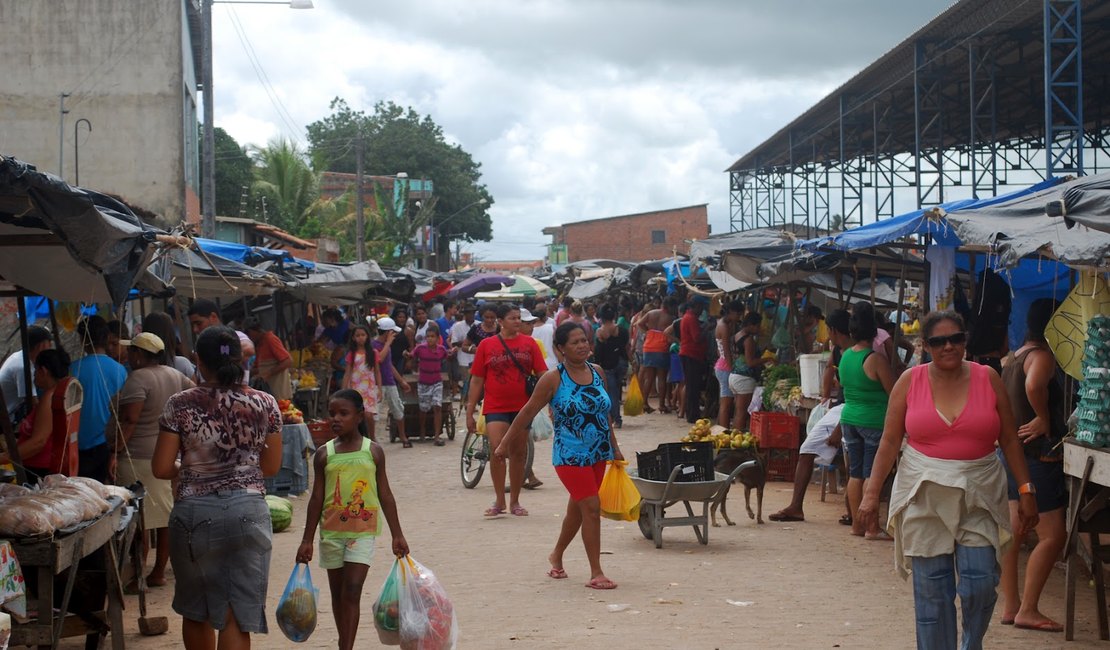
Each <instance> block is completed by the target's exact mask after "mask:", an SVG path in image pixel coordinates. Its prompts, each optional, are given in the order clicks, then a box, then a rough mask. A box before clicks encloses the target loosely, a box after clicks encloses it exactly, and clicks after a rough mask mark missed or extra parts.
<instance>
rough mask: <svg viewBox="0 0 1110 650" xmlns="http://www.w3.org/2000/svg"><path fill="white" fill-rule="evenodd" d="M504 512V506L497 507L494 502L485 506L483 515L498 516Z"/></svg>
mask: <svg viewBox="0 0 1110 650" xmlns="http://www.w3.org/2000/svg"><path fill="white" fill-rule="evenodd" d="M503 514H505V509H504V508H498V507H497V505H496V504H494V505H492V506H490V507H488V508H486V512H485V516H487V517H500V516H501V515H503Z"/></svg>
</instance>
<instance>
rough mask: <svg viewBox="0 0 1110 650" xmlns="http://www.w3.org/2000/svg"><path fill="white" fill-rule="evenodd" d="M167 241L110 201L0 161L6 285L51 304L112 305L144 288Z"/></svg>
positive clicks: (0, 243)
mask: <svg viewBox="0 0 1110 650" xmlns="http://www.w3.org/2000/svg"><path fill="white" fill-rule="evenodd" d="M166 234H167V233H165V231H163V230H160V229H158V228H155V227H154V226H151V225H149V224H146V223H144V222H143V220H142V219H140V218H139V217H138V216H136V215H135V213H134V212H133V211H132V210H131V209H130V208H128V207H127V206H126V205H124V204H123V203H122V202H121V201H119V200H117V199H114V198H112V197H110V196H108V195H106V194H101V193H99V192H94V191H92V190H87V189H83V188H79V187H73V186H71V185H69V184H67V183H66V182H65V181H63V180H61V179H60V178H58V177H56V176H53V175H51V174H46V173H43V172H39V171H37V170H36V169H35V167H34V166H32V165H29V164H27V163H24V162H22V161H19V160H16V159H14V158H8V157H5V156H2V155H0V277H3V278H4V279H5V280H7V281H8V282H11V283H12V284H15V285H17V286H19V287H21V288H23V289H25V290H27V291H30V292H33V293H37V294H39V295H43V296H47V297H49V298H53V299H55V300H65V301H74V302H88V303H92V302H111V303H112V304H115V305H119V304H122V303H123V301H124V300H126V298H127V295H128V292H129V291H130V290H131V288H132V287H133V286H135V285H136V284H139V285H140V286H143V285H147V284H148V282H147V281H148V280H149V279H150V278H149V277H148V276H146V275H145V274H144V273H143V271H144V270H145V269H146V267H147V265H148V264H149V263H150V261H151V258H152V256H153V254H154V250H155V246H154V243H155V242H156V241H157V239H158V236H159V235H166ZM153 284H157V283H153ZM145 288H149V289H152V290H157V289H158V287H157V286H147V287H145Z"/></svg>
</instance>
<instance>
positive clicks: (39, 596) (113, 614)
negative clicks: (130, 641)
mask: <svg viewBox="0 0 1110 650" xmlns="http://www.w3.org/2000/svg"><path fill="white" fill-rule="evenodd" d="M111 505H112V508H111V510H109V511H108V512H106V513H103V514H102V515H100V516H99V517H97V518H96V519H92V520H89V521H83V522H81V523H79V524H76V525H74V526H71V527H69V528H65V529H61V530H58V531H56V532H55V533H54V534H53V535H45V536H39V537H31V538H13V539H8V540H0V545H2V544H5V543H6V544H8V545H9V546H10V548H11V550H12V551H13V552H14V555H15V558H16V559H17V561H18V565H19V567H20V568H21V569H22V573H23V575H24V576H30V575H34V576H35V577H36V578H37V586H36V593H34V594H30V593H28V594H26V614H27V617H28V618H29V620H27V622H22V623H21V622H19V621H15V622H13V626H12V637H11V645H13V646H19V645H31V646H41V647H49V648H57V647H58V644H59V643H60V641H61V639H63V638H67V637H73V636H87V637H92V636H97V635H102V634H106V633H109V632H112V631H115V632H116V633H115V634H112V648H113V649H114V650H122V648H124V637H123V633H122V632H123V607H124V603H123V584H122V581H121V578H120V573H119V569H120V564H121V561H120V559H121V557H123V556H124V554H125V553H126V552H127V549H128V548H129V547H130V545H131V543H132V541H133V540H134V539H135V534H136V532H137V530H138V523H139V516H138V511H139V509H140V508H141V507H142V499H141V497H139V498H136V499H134V500H132V501H131V502H130V503H125V502H123V501H121V500H119V499H113V500H112V501H111ZM101 550H103V551H104V553H103V555H104V567H105V568H104V570H105V573H106V577H107V592H108V593H107V608H106V609H105V610H103V611H96V612H93V613H92V615H91V618H90V617H88V616H84V617H83V616H79V615H77V614H73V613H70V604H71V598H72V596H73V592H74V585H75V584H76V583H77V578H78V574H81V573H85V572H86V571H85V570H84V569H79V563H80V561H81V560H82V559H84V558H86V557H89V556H91V555H93V554H95V553H97V552H98V551H101ZM55 576H62V577H63V580H64V587H63V588H62V594H61V599H60V601H58V607H56V608H55V607H54V603H55V602H56V601H57V599H56V598H55V596H56V594H55V588H56V585H55ZM98 622H99V624H98Z"/></svg>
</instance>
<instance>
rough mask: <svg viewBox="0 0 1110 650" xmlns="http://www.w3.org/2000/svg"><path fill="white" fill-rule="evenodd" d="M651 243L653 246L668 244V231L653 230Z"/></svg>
mask: <svg viewBox="0 0 1110 650" xmlns="http://www.w3.org/2000/svg"><path fill="white" fill-rule="evenodd" d="M651 243H653V244H666V243H667V231H666V230H652V231H651Z"/></svg>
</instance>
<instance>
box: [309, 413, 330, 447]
mask: <svg viewBox="0 0 1110 650" xmlns="http://www.w3.org/2000/svg"><path fill="white" fill-rule="evenodd" d="M305 424H307V425H308V433H309V435H311V436H312V444H313V445H315V446H316V447H321V446H323V445H326V444H327V442H328V441H329V440H331V439H332V438H334V437H335V434H333V433H332V432H331V422H328V421H327V420H313V421H312V422H306V423H305Z"/></svg>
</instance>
